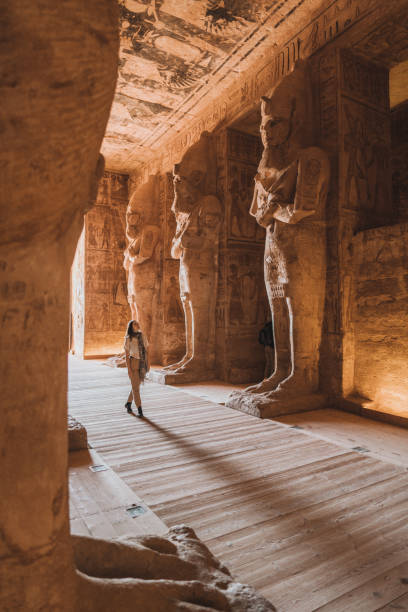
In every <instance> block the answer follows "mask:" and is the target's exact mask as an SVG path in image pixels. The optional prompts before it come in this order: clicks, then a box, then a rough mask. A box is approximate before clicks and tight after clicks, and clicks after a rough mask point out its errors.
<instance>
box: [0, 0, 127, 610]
mask: <svg viewBox="0 0 408 612" xmlns="http://www.w3.org/2000/svg"><path fill="white" fill-rule="evenodd" d="M117 50H118V35H117V4H116V2H115V1H114V0H88V1H87V2H83V1H82V0H67V1H66V2H64V3H63V6H62V5H61V4H60V3H56V2H54V0H52V1H51V0H40V1H39V2H31V0H21V2H13V3H8V4H7V5H3V7H2V53H3V61H2V65H3V69H2V78H1V84H0V97H1V101H2V102H1V105H2V121H1V131H2V133H1V138H0V173H1V177H0V182H1V189H0V197H1V199H2V203H1V207H0V209H1V216H0V236H1V242H0V262H1V264H0V267H1V270H2V280H1V291H0V298H1V304H0V321H1V322H2V330H1V347H0V353H1V363H2V364H3V365H2V368H1V372H0V376H1V379H2V380H1V382H0V386H1V389H2V415H1V420H2V426H1V430H0V437H1V440H0V444H1V448H2V492H4V493H3V494H2V504H1V507H0V525H1V534H2V537H1V542H0V556H1V559H2V561H1V564H0V609H2V610H61V611H72V610H73V609H75V599H76V596H75V573H74V566H73V563H72V551H71V549H70V546H71V545H70V539H69V525H68V499H67V497H68V486H67V455H68V453H67V398H66V395H67V394H66V389H67V351H68V336H69V301H70V287H69V285H70V283H69V278H70V268H71V264H72V261H73V257H74V253H75V248H76V244H77V242H78V239H79V236H80V233H81V229H82V225H83V215H84V212H85V211H86V210H87V209H88V208H89V204H90V202H91V201H92V200H93V199H94V188H95V182H96V180H97V178H98V175H99V173H100V163H98V155H99V149H100V146H101V142H102V139H103V135H104V131H105V126H106V123H107V120H108V115H109V110H110V104H111V101H112V98H113V94H114V89H115V81H116V72H117ZM34 517H35V518H34Z"/></svg>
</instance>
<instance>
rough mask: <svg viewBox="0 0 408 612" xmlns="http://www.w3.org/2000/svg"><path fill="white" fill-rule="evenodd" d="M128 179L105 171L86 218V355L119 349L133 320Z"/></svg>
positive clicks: (112, 351)
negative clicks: (127, 261)
mask: <svg viewBox="0 0 408 612" xmlns="http://www.w3.org/2000/svg"><path fill="white" fill-rule="evenodd" d="M127 200H128V196H127V176H126V175H121V174H116V173H112V172H105V173H104V176H103V179H102V181H101V183H100V186H99V192H98V198H97V201H96V205H95V206H94V207H93V208H92V209H91V210H90V212H89V213H88V214H87V215H86V217H85V300H86V308H85V312H86V317H85V354H90V355H97V354H109V353H114V352H115V351H117V350H120V347H121V343H122V340H123V334H124V330H125V328H126V323H127V322H128V320H129V318H130V313H129V304H128V301H127V282H126V272H125V270H124V268H123V251H124V250H125V248H126V236H125V224H126V206H127Z"/></svg>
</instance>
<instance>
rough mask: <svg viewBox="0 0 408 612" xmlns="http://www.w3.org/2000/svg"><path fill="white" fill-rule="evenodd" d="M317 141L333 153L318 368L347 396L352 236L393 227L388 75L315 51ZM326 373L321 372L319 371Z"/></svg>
mask: <svg viewBox="0 0 408 612" xmlns="http://www.w3.org/2000/svg"><path fill="white" fill-rule="evenodd" d="M315 62H318V69H319V84H318V91H319V98H320V143H321V144H322V146H324V147H325V148H327V150H329V151H330V153H331V162H332V163H331V166H332V173H331V187H330V191H329V197H328V205H327V219H328V228H327V259H328V265H327V277H326V303H325V321H324V337H323V345H322V363H325V364H326V366H325V371H324V377H322V381H323V384H324V385H325V389H327V390H328V391H329V392H330V393H333V394H334V395H336V394H337V395H341V394H343V393H348V392H350V388H351V387H352V384H353V381H352V378H353V368H354V361H353V360H354V353H353V342H354V341H353V326H352V321H351V315H350V303H351V299H352V296H351V288H350V287H351V278H352V245H351V242H352V237H353V235H354V234H355V232H356V231H358V230H359V229H362V228H364V227H370V226H375V225H383V224H387V223H392V222H393V219H394V214H393V210H392V205H391V196H390V168H389V152H390V125H389V113H388V74H387V70H386V69H384V68H382V67H381V66H376V65H375V64H372V63H370V62H369V61H368V60H366V59H362V58H361V57H358V56H355V55H353V54H352V53H351V52H350V50H348V49H332V50H330V49H328V50H327V51H322V52H320V53H319V54H318V55H317V57H316V59H315ZM322 374H323V371H322Z"/></svg>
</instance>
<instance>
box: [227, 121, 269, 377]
mask: <svg viewBox="0 0 408 612" xmlns="http://www.w3.org/2000/svg"><path fill="white" fill-rule="evenodd" d="M261 148H262V147H261V145H260V139H259V138H258V137H256V136H253V135H250V134H246V133H244V132H240V131H238V130H236V129H234V130H232V129H227V130H223V131H221V132H220V133H218V134H217V194H218V196H219V199H220V201H221V202H222V203H223V204H224V209H225V215H224V222H223V227H222V229H221V236H222V237H224V240H222V241H221V249H220V255H219V268H218V269H219V276H218V289H217V305H216V326H217V371H219V372H220V375H221V376H222V377H223V378H224V379H225V380H230V381H232V382H249V381H252V380H254V379H256V377H257V376H259V375H260V373H261V372H263V368H264V364H263V359H264V354H263V350H262V347H261V346H260V345H259V343H258V332H259V329H260V328H261V327H262V326H263V325H264V324H265V321H266V320H267V318H268V316H270V315H268V312H269V307H268V304H267V299H266V293H265V285H264V280H263V263H262V262H263V250H264V245H263V241H264V230H262V229H261V228H258V226H257V224H256V222H254V220H253V219H252V217H251V216H250V214H249V208H250V205H251V199H252V195H253V185H254V177H255V174H256V170H257V163H258V161H259V154H260V152H261Z"/></svg>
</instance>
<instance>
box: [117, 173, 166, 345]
mask: <svg viewBox="0 0 408 612" xmlns="http://www.w3.org/2000/svg"><path fill="white" fill-rule="evenodd" d="M156 191H157V190H156V177H155V176H151V177H149V180H148V181H147V183H144V184H143V185H141V186H140V187H138V188H137V189H136V191H135V192H134V193H133V195H132V197H131V199H130V201H129V205H128V208H127V211H126V237H127V240H128V247H127V249H126V250H125V254H124V263H123V265H124V267H125V270H126V271H127V277H128V278H127V286H128V301H129V305H130V310H131V316H132V319H133V320H136V321H139V323H140V327H141V329H142V330H143V333H144V334H145V336H146V337H147V339H148V342H149V343H150V344H151V345H152V350H154V348H155V347H154V343H153V342H152V337H151V336H152V331H153V311H154V305H155V300H156V296H157V294H158V291H157V289H158V283H159V280H160V279H159V263H160V253H159V245H158V242H159V235H160V228H159V207H158V203H157V197H156V196H157V194H156Z"/></svg>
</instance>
